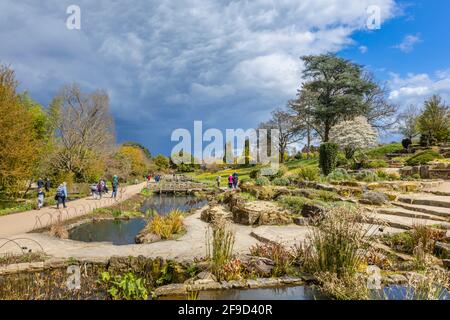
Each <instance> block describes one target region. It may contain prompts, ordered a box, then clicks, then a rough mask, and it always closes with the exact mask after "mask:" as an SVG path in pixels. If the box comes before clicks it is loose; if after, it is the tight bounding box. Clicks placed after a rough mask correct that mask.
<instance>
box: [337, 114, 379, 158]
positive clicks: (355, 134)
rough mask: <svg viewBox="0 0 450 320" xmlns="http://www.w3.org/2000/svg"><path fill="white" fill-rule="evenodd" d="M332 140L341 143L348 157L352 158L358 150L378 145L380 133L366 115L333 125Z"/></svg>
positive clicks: (340, 145)
mask: <svg viewBox="0 0 450 320" xmlns="http://www.w3.org/2000/svg"><path fill="white" fill-rule="evenodd" d="M330 140H331V141H333V142H334V143H336V144H338V145H339V147H340V148H341V149H342V150H343V151H344V153H345V157H346V158H347V159H352V158H353V155H354V154H355V151H356V150H359V149H363V148H367V147H372V146H376V144H377V141H378V133H377V131H376V130H375V129H374V128H373V127H372V126H371V125H370V124H369V123H368V122H367V119H366V118H365V117H356V118H354V119H353V120H349V121H342V122H339V123H338V124H336V125H335V126H333V127H332V128H331V130H330Z"/></svg>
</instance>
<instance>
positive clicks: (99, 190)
mask: <svg viewBox="0 0 450 320" xmlns="http://www.w3.org/2000/svg"><path fill="white" fill-rule="evenodd" d="M102 193H103V186H102V181H101V180H100V181H99V182H98V184H97V194H98V198H99V199H100V200H101V199H102Z"/></svg>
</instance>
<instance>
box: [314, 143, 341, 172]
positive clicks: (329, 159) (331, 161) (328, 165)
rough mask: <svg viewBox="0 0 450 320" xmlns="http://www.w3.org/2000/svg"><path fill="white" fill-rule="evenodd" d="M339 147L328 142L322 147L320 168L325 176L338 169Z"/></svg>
mask: <svg viewBox="0 0 450 320" xmlns="http://www.w3.org/2000/svg"><path fill="white" fill-rule="evenodd" d="M338 150H339V146H338V145H337V144H335V143H331V142H326V143H323V144H322V145H321V146H320V156H319V166H320V169H322V173H323V174H324V175H326V176H327V175H329V174H330V173H331V172H333V171H334V169H335V168H336V163H337V154H338Z"/></svg>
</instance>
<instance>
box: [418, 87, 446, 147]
mask: <svg viewBox="0 0 450 320" xmlns="http://www.w3.org/2000/svg"><path fill="white" fill-rule="evenodd" d="M418 125H419V131H420V133H421V134H422V135H423V136H425V137H426V140H427V141H426V142H427V145H428V146H429V145H432V144H433V142H443V141H446V140H448V138H449V136H450V108H449V107H448V106H446V105H445V104H444V103H443V102H442V98H441V97H440V96H438V95H434V96H432V97H431V98H430V99H429V100H427V101H426V102H425V109H424V111H423V113H422V114H421V115H420V116H419V119H418Z"/></svg>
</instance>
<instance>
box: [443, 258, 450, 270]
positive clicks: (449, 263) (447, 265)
mask: <svg viewBox="0 0 450 320" xmlns="http://www.w3.org/2000/svg"><path fill="white" fill-rule="evenodd" d="M442 263H443V264H444V267H445V268H447V269H450V259H444V260H442Z"/></svg>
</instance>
